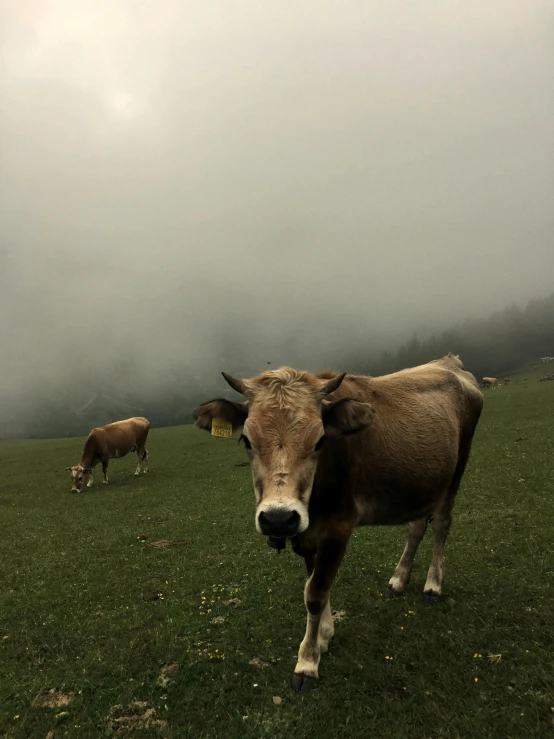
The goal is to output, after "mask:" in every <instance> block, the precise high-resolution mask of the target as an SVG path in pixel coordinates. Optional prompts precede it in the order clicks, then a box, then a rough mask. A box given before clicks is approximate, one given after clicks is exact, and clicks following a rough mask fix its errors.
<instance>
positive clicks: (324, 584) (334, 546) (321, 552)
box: [292, 539, 348, 692]
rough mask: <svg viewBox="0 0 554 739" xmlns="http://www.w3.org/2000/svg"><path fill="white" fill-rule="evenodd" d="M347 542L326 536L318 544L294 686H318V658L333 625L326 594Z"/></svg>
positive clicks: (306, 592) (306, 595) (303, 688)
mask: <svg viewBox="0 0 554 739" xmlns="http://www.w3.org/2000/svg"><path fill="white" fill-rule="evenodd" d="M347 543H348V539H346V540H327V541H325V542H324V543H323V544H322V545H321V546H320V547H319V548H318V551H317V555H316V560H315V567H314V571H313V572H312V574H311V576H310V577H309V578H308V581H307V582H306V587H305V589H304V602H305V604H306V610H307V611H308V617H307V623H306V634H305V635H304V639H303V640H302V643H301V644H300V649H299V650H298V662H297V663H296V668H295V670H294V677H293V679H292V687H293V688H294V690H301V691H302V692H307V691H309V690H313V689H314V688H315V687H317V683H318V680H319V672H318V668H319V659H320V657H321V652H322V651H325V649H326V648H327V645H328V642H329V639H330V638H331V636H332V629H333V625H332V621H333V616H332V614H331V605H330V603H329V595H330V591H331V586H332V584H333V580H334V579H335V575H336V574H337V571H338V569H339V566H340V563H341V561H342V558H343V556H344V553H345V551H346V545H347ZM322 647H323V648H322Z"/></svg>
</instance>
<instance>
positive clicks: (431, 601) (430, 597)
mask: <svg viewBox="0 0 554 739" xmlns="http://www.w3.org/2000/svg"><path fill="white" fill-rule="evenodd" d="M440 599H441V597H440V595H439V594H438V593H435V592H434V591H433V590H426V591H425V592H424V593H423V602H424V603H425V604H426V605H428V606H434V605H435V603H438V602H439V600H440Z"/></svg>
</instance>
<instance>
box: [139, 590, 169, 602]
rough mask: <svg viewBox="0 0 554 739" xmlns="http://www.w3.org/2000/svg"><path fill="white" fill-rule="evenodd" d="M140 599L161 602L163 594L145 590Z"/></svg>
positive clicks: (157, 591)
mask: <svg viewBox="0 0 554 739" xmlns="http://www.w3.org/2000/svg"><path fill="white" fill-rule="evenodd" d="M142 597H143V598H144V600H163V597H164V594H163V593H162V592H160V591H159V590H147V591H146V593H143V594H142Z"/></svg>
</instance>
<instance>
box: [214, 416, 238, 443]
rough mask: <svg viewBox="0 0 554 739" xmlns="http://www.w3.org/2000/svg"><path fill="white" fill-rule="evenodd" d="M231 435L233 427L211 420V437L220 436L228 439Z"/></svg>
mask: <svg viewBox="0 0 554 739" xmlns="http://www.w3.org/2000/svg"><path fill="white" fill-rule="evenodd" d="M232 435H233V425H232V424H231V423H229V421H222V420H221V419H220V418H212V436H221V437H223V438H224V439H230V438H231V436H232Z"/></svg>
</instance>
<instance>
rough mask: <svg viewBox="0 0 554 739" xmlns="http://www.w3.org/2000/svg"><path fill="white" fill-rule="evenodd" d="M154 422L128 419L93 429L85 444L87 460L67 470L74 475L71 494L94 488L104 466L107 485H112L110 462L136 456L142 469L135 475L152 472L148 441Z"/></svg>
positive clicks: (103, 470) (83, 458)
mask: <svg viewBox="0 0 554 739" xmlns="http://www.w3.org/2000/svg"><path fill="white" fill-rule="evenodd" d="M149 428H150V422H149V421H148V419H146V418H141V417H137V418H127V419H126V420H125V421H116V422H115V423H109V424H108V425H107V426H100V427H99V428H96V429H92V431H91V432H90V434H89V435H88V437H87V440H86V441H85V448H84V449H83V456H82V457H81V461H80V462H79V464H76V465H74V466H73V467H66V469H68V470H69V471H70V472H71V492H72V493H80V492H81V490H82V488H83V485H86V486H87V487H89V488H91V487H92V485H93V474H94V468H95V467H96V465H97V464H98V463H99V462H101V463H102V472H103V473H104V480H103V482H104V483H105V484H107V482H108V462H109V460H110V459H118V458H119V457H125V456H126V455H127V454H129V452H136V453H137V457H138V466H137V468H136V470H135V475H140V473H141V472H144V473H146V472H148V451H147V449H146V446H145V445H146V438H147V436H148V430H149Z"/></svg>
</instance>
